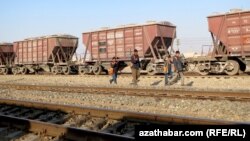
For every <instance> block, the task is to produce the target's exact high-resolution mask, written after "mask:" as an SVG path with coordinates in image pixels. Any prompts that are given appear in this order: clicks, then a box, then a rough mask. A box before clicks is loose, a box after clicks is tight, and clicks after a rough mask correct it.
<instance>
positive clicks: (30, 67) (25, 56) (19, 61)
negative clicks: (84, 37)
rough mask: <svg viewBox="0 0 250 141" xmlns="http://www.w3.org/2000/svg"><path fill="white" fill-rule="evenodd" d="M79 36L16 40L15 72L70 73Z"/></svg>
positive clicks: (53, 36)
mask: <svg viewBox="0 0 250 141" xmlns="http://www.w3.org/2000/svg"><path fill="white" fill-rule="evenodd" d="M77 45H78V38H77V37H74V36H71V35H51V36H43V37H38V38H29V39H25V40H23V41H18V42H14V52H15V53H16V57H15V66H14V67H13V68H12V72H13V74H18V73H21V74H27V73H37V72H39V71H42V72H52V73H54V74H59V73H63V74H69V73H70V72H71V71H72V70H73V69H74V68H75V65H74V64H73V63H72V62H71V60H72V56H73V54H74V53H75V51H76V48H77Z"/></svg>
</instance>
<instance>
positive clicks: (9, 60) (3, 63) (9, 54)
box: [0, 43, 15, 75]
mask: <svg viewBox="0 0 250 141" xmlns="http://www.w3.org/2000/svg"><path fill="white" fill-rule="evenodd" d="M14 57H15V54H14V51H13V44H12V43H0V74H5V75H6V74H9V73H10V68H11V67H12V65H13V63H14Z"/></svg>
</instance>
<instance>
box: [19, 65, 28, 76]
mask: <svg viewBox="0 0 250 141" xmlns="http://www.w3.org/2000/svg"><path fill="white" fill-rule="evenodd" d="M27 73H28V69H27V68H25V67H22V68H21V74H23V75H25V74H27Z"/></svg>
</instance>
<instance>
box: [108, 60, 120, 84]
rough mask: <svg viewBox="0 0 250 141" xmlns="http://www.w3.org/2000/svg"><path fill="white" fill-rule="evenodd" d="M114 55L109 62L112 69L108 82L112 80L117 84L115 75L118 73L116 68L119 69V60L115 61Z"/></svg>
mask: <svg viewBox="0 0 250 141" xmlns="http://www.w3.org/2000/svg"><path fill="white" fill-rule="evenodd" d="M116 59H117V58H116V57H113V58H112V62H111V64H110V66H111V68H112V69H113V74H112V79H110V80H109V82H110V84H112V82H114V83H115V84H117V75H118V70H119V62H117V60H116Z"/></svg>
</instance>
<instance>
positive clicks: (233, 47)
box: [195, 9, 250, 75]
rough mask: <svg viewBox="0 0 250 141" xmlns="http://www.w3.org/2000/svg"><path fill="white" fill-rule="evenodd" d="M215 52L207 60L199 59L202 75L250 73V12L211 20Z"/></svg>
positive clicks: (209, 22)
mask: <svg viewBox="0 0 250 141" xmlns="http://www.w3.org/2000/svg"><path fill="white" fill-rule="evenodd" d="M208 26H209V31H210V33H211V36H212V41H213V46H214V48H213V51H212V52H210V56H208V57H206V58H205V59H204V58H203V59H201V58H198V59H195V62H196V63H197V65H198V70H199V72H200V73H201V74H202V75H207V74H209V73H226V74H228V75H235V74H238V73H239V72H240V71H244V72H250V11H243V10H240V9H237V10H231V11H230V12H227V13H224V14H216V15H212V16H209V17H208Z"/></svg>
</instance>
